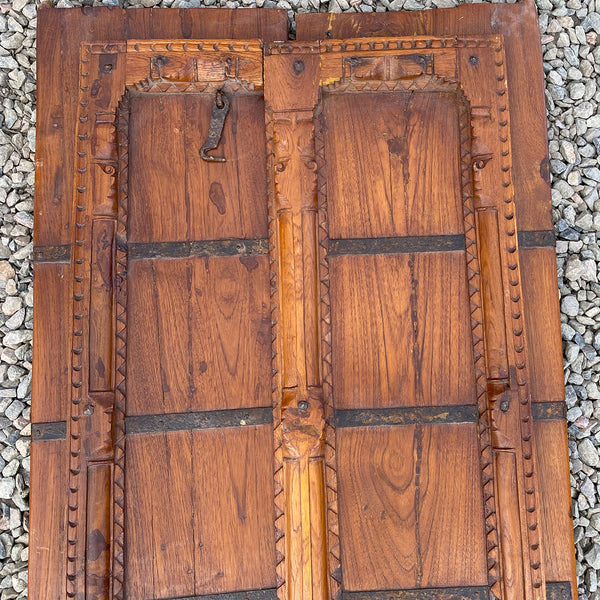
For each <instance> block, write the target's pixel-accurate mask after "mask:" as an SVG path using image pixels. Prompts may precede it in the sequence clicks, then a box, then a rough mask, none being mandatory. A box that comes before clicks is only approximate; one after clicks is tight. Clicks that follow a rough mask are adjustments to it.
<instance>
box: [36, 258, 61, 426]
mask: <svg viewBox="0 0 600 600" xmlns="http://www.w3.org/2000/svg"><path fill="white" fill-rule="evenodd" d="M70 272H71V269H70V266H69V265H68V264H61V263H39V264H36V265H35V266H34V273H35V277H34V280H33V295H34V299H35V300H34V302H35V310H34V313H33V319H34V321H33V375H32V378H31V398H32V403H31V421H32V423H44V422H50V421H64V420H65V419H66V418H67V415H68V413H69V404H68V394H69V391H68V390H69V367H70V362H71V361H70V358H71V357H70V350H71V347H70V327H69V321H70V318H71V317H70V315H71V303H70V296H69V288H70V279H71V276H70Z"/></svg>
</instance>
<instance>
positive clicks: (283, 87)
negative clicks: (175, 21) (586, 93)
mask: <svg viewBox="0 0 600 600" xmlns="http://www.w3.org/2000/svg"><path fill="white" fill-rule="evenodd" d="M45 12H46V11H43V12H42V15H43V14H44V13H45ZM47 14H48V15H53V16H47V17H46V19H48V21H51V20H52V19H54V18H57V17H56V13H55V12H54V11H49V12H48V13H47ZM281 16H282V15H281V14H280V13H278V14H277V19H278V20H279V21H278V22H280V21H281V18H280V17H281ZM60 18H63V17H62V16H61V17H60ZM119 18H120V19H123V18H124V17H119ZM240 18H242V17H240ZM112 19H113V21H115V22H116V20H117V19H116V18H115V16H114V15H113V17H112ZM234 20H235V19H234ZM266 20H267V19H266V18H263V19H262V21H263V22H261V23H259V24H258V25H257V24H256V23H253V24H251V25H248V26H247V27H246V29H249V30H252V27H254V30H255V31H256V30H258V35H256V37H258V36H260V35H261V32H264V31H265V30H266V29H268V27H267V26H266V25H265V24H264V22H266ZM217 21H218V19H217V20H215V22H217ZM232 28H233V26H231V27H230V31H231V30H232ZM261 28H262V29H261ZM242 29H243V27H242ZM275 29H276V28H275ZM126 37H129V38H130V39H126V41H117V42H112V41H111V42H107V41H94V40H92V41H84V42H82V44H81V48H80V50H79V59H78V68H79V75H78V79H77V83H78V85H77V107H76V112H75V113H74V122H75V129H74V132H73V133H74V135H73V137H72V140H73V145H72V147H71V150H72V152H73V157H72V160H73V161H74V162H73V163H72V165H71V170H70V171H69V172H70V175H71V176H72V180H73V196H72V212H71V213H70V217H67V218H65V220H64V222H63V224H62V226H61V227H62V228H64V229H65V230H67V231H68V234H67V235H68V237H69V242H68V243H67V244H62V245H60V244H49V243H48V242H46V243H44V240H43V237H44V235H45V232H44V231H43V230H42V232H41V233H39V230H38V236H41V238H42V243H40V241H39V238H38V248H37V250H36V258H37V260H38V265H37V268H36V286H37V287H36V290H37V293H38V300H37V307H38V308H39V309H43V308H46V309H47V310H49V311H51V312H54V314H55V316H56V319H57V322H58V323H60V331H59V335H61V336H62V337H61V338H60V340H61V341H60V342H59V343H60V344H64V345H63V347H66V348H67V352H68V355H69V356H70V358H69V364H68V367H67V368H66V369H63V365H62V364H57V363H58V361H60V360H62V358H61V355H60V353H57V354H53V355H51V356H48V354H51V353H50V342H51V339H50V337H51V335H52V330H51V329H44V328H43V327H42V326H41V325H40V330H39V332H38V333H37V336H38V338H37V340H38V342H37V344H39V346H37V347H36V360H37V363H36V365H37V371H36V377H37V379H36V383H37V388H35V392H34V394H37V398H38V402H40V396H41V390H42V388H44V387H46V386H48V387H49V389H50V391H51V392H52V391H53V390H54V389H58V391H57V393H56V398H57V400H56V406H55V407H53V405H51V408H52V407H53V408H52V410H54V409H55V410H56V414H58V416H59V417H61V418H56V417H50V418H49V417H48V416H46V415H47V414H48V413H46V414H43V411H42V409H41V408H38V409H37V410H38V413H37V414H38V415H39V416H38V417H37V418H36V417H35V416H34V421H36V423H34V425H33V430H34V438H35V442H34V459H33V474H32V482H33V489H34V493H37V494H38V496H37V498H36V497H35V496H34V498H33V507H32V543H33V545H34V546H33V552H32V578H31V579H32V588H33V589H32V591H33V593H34V596H33V597H34V598H53V599H56V598H63V597H68V598H77V599H81V600H83V599H84V598H85V599H87V600H91V599H94V600H95V599H98V600H101V599H102V600H104V599H106V600H108V599H109V598H112V599H114V600H120V599H127V600H149V599H163V598H169V599H171V598H173V599H180V598H181V599H183V598H185V599H186V600H188V599H191V598H202V597H206V596H208V597H210V598H213V599H214V598H224V599H225V598H227V599H229V598H232V599H234V600H241V599H244V600H246V599H248V600H267V599H273V600H275V599H276V598H279V599H280V600H284V599H285V600H288V599H289V600H325V599H327V598H332V599H336V600H337V599H341V598H344V600H380V599H381V600H383V599H384V598H397V599H399V600H400V599H402V600H409V599H410V600H413V599H414V600H426V599H427V600H429V599H432V600H434V599H439V600H461V599H477V600H493V599H501V600H545V599H546V598H552V599H556V600H558V599H560V600H563V599H567V598H571V597H572V596H571V582H572V564H573V559H572V551H571V548H570V543H571V541H572V540H571V537H570V532H569V528H570V523H569V514H568V501H569V499H568V480H567V479H566V470H565V468H564V465H565V462H564V461H565V453H564V425H563V423H562V422H561V421H556V418H557V417H560V416H561V414H562V405H561V404H560V402H559V400H560V394H562V391H559V392H558V394H559V396H558V397H551V398H548V397H545V398H540V400H541V402H539V403H537V404H533V403H532V388H533V387H535V385H532V375H531V372H532V371H533V369H531V368H530V364H529V362H530V361H529V359H528V348H527V346H528V335H527V334H526V327H527V325H528V324H527V323H526V317H525V314H524V310H526V309H527V308H529V309H530V310H532V311H533V310H536V304H535V303H534V300H535V298H534V299H531V298H530V306H529V307H525V306H524V304H525V302H524V294H527V293H528V292H527V290H526V288H527V284H526V283H524V282H522V277H523V276H526V275H525V274H523V269H522V267H521V263H520V251H519V245H523V246H525V247H527V248H529V247H531V248H534V247H535V248H537V247H538V246H544V245H547V244H546V241H547V240H548V235H547V234H546V233H544V232H543V231H542V232H540V231H533V232H524V233H521V232H519V233H517V220H518V219H517V210H516V205H515V190H514V185H513V172H512V164H513V157H512V152H511V117H510V116H509V115H510V107H511V100H510V98H511V96H510V93H511V92H510V90H509V89H508V87H507V77H506V67H505V62H506V58H505V48H504V40H503V37H502V35H499V34H494V33H487V32H486V33H483V34H477V33H464V34H461V35H439V34H435V33H429V34H426V35H419V36H411V37H398V36H388V37H379V38H368V39H364V38H359V37H357V38H354V39H348V36H344V38H345V39H334V38H333V37H331V36H327V34H326V35H325V36H323V37H324V41H295V42H292V41H289V42H288V41H286V42H276V41H271V42H269V41H268V40H267V41H266V42H261V41H259V40H257V39H250V38H251V37H252V36H251V35H248V34H246V35H237V37H236V39H233V38H234V34H233V33H231V34H230V37H231V39H207V37H208V36H206V37H203V38H202V39H169V40H161V39H143V38H141V37H140V39H135V37H134V36H131V35H129V36H123V39H125V38H126ZM146 37H150V38H151V37H152V35H151V34H148V36H146ZM154 37H158V36H156V34H154ZM180 37H181V36H180ZM196 37H200V36H196ZM221 37H225V38H226V37H227V35H225V36H221ZM262 37H267V36H262ZM273 37H274V38H275V36H273ZM239 38H242V39H239ZM244 38H246V39H244ZM279 39H281V36H280V37H279ZM49 104H50V103H48V105H49ZM43 106H44V105H43ZM65 135H66V134H64V135H63V139H64V137H65ZM42 139H44V138H42ZM47 139H48V141H47V144H48V146H50V142H51V134H50V133H48V135H47ZM43 143H44V142H43V141H42V144H43ZM43 148H45V146H43ZM42 151H43V150H42ZM44 169H46V171H43V170H44ZM67 170H68V169H67ZM40 171H42V173H41V174H40V179H42V180H43V177H47V176H48V171H50V167H49V166H47V165H42V166H41V167H40ZM54 175H55V181H56V173H55V174H54ZM67 176H68V174H67ZM42 185H43V181H42ZM51 210H52V209H51V207H49V208H48V211H49V212H50V213H51ZM67 212H68V211H67ZM41 218H43V216H42V217H41ZM60 218H62V217H60V215H59V216H58V217H56V219H57V220H59V219H60ZM40 229H41V226H40ZM54 230H55V231H56V230H58V227H57V226H56V225H54ZM536 261H537V262H536V263H535V265H534V266H535V267H536V268H535V269H534V271H537V270H539V268H540V266H541V267H543V266H544V265H545V264H548V263H544V261H543V260H542V259H541V258H537V259H536ZM550 264H551V263H550ZM547 273H549V281H550V282H552V275H553V273H554V271H553V270H552V268H550V267H548V268H547ZM532 276H533V275H532ZM65 281H66V282H67V283H66V284H65ZM546 283H547V282H546ZM551 289H552V288H551ZM532 293H533V292H530V293H529V296H530V297H531V295H532ZM42 295H43V297H42ZM539 304H540V306H538V307H537V308H538V309H539V310H540V311H541V317H540V318H542V319H543V318H544V317H545V316H547V315H548V314H550V316H551V317H552V318H554V317H555V316H556V313H555V312H553V311H555V310H556V307H555V304H556V295H554V298H552V297H551V299H550V300H547V299H542V300H541V301H540V303H539ZM544 311H545V312H544ZM532 322H533V325H532V326H531V329H532V331H536V332H537V331H541V329H540V327H545V326H546V325H543V326H540V325H539V324H536V323H537V322H536V321H532ZM38 325H39V321H38ZM555 326H556V321H554V322H553V324H552V325H550V326H549V328H548V331H550V335H551V336H552V335H555ZM536 327H537V328H538V329H536ZM66 329H68V330H69V332H68V335H65V333H64V332H65V330H66ZM58 339H59V338H55V339H54V341H55V342H56V340H58ZM552 339H553V340H555V338H552ZM536 343H537V344H538V345H539V340H537V341H536ZM534 346H535V344H534ZM536 348H537V346H536ZM552 350H553V351H554V350H555V349H554V348H552ZM533 352H534V353H535V352H536V349H535V348H534V350H533ZM552 360H555V358H553V359H552ZM53 361H54V363H53ZM542 368H543V365H542ZM537 373H539V371H537ZM61 378H62V379H61ZM534 379H535V374H534ZM65 382H67V383H66V384H65ZM34 385H35V384H34ZM536 389H539V387H538V388H536ZM66 393H68V398H66V399H65V394H66ZM45 410H48V411H49V412H51V410H50V409H48V408H46V409H45ZM557 427H558V428H557ZM534 430H536V431H534ZM536 440H538V441H537V442H536ZM539 440H543V442H542V443H546V442H547V443H549V444H551V445H552V444H554V445H555V446H556V444H558V450H556V449H555V450H550V451H548V450H546V451H540V442H539ZM561 444H562V446H561ZM44 470H47V472H49V473H51V477H50V478H49V479H48V478H44V477H43V476H42V473H43V472H44ZM36 477H37V479H36ZM549 484H550V485H549ZM542 488H543V489H542ZM43 490H45V492H46V493H47V494H48V498H49V500H48V502H47V503H46V504H45V505H44V507H42V506H41V505H42V503H43V502H44V501H43V500H41V498H42V493H43ZM36 511H37V512H36ZM545 535H546V536H548V537H550V539H544V536H545ZM556 536H557V537H558V538H559V539H554V538H555V537H556ZM557 548H558V550H557ZM565 548H566V550H565ZM561 552H562V554H561ZM555 553H556V554H557V555H558V558H556V556H555ZM565 565H566V566H565Z"/></svg>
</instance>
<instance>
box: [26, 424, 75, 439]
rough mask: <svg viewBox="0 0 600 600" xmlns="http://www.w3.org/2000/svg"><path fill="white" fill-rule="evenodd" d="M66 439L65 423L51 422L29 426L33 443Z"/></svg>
mask: <svg viewBox="0 0 600 600" xmlns="http://www.w3.org/2000/svg"><path fill="white" fill-rule="evenodd" d="M66 438H67V422H66V421H53V422H51V423H32V424H31V439H32V440H33V441H34V442H46V441H48V440H64V439H66Z"/></svg>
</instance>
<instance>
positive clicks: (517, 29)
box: [296, 0, 552, 230]
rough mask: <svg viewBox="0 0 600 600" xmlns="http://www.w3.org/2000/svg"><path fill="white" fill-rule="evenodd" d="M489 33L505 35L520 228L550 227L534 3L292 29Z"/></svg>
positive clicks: (312, 34) (327, 18)
mask: <svg viewBox="0 0 600 600" xmlns="http://www.w3.org/2000/svg"><path fill="white" fill-rule="evenodd" d="M490 33H501V34H502V35H503V37H504V46H505V49H506V66H507V78H508V80H509V81H510V86H511V89H513V90H514V91H515V93H513V94H512V95H511V141H512V148H513V171H514V182H515V202H516V205H517V216H518V219H519V225H520V229H521V230H536V229H551V228H552V218H551V214H550V208H551V204H550V185H549V183H550V181H549V163H548V141H547V128H546V120H545V117H544V115H545V101H544V88H543V75H542V69H541V64H542V56H541V45H540V39H539V27H538V22H537V10H536V7H535V4H534V3H533V2H532V1H530V0H526V1H524V2H519V3H516V4H486V3H482V4H476V5H474V6H472V5H465V6H459V7H457V8H450V9H438V10H433V11H422V12H417V11H399V12H390V13H372V14H368V15H365V14H360V15H357V14H352V13H343V14H326V13H322V14H318V13H316V14H301V15H298V17H297V29H296V35H297V39H298V40H310V39H323V40H327V39H328V38H333V39H343V38H357V37H395V36H411V35H432V36H436V35H449V36H452V35H468V34H474V35H484V34H490ZM523 57H527V59H526V60H524V59H523ZM532 90H534V91H535V93H532Z"/></svg>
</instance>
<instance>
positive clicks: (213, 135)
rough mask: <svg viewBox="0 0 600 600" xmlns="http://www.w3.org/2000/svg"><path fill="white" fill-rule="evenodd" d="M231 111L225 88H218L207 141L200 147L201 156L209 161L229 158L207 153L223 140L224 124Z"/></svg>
mask: <svg viewBox="0 0 600 600" xmlns="http://www.w3.org/2000/svg"><path fill="white" fill-rule="evenodd" d="M228 112H229V98H228V97H227V94H225V92H223V90H217V93H216V94H215V103H214V105H213V108H212V113H211V116H210V125H209V127H208V135H207V136H206V141H205V142H204V144H203V145H202V148H200V157H201V158H202V159H203V160H206V161H209V162H225V161H226V160H227V159H226V158H224V157H221V156H212V155H209V154H207V152H208V151H209V150H214V149H215V148H217V147H218V145H219V143H220V142H221V135H222V133H223V125H224V124H225V117H226V116H227V113H228Z"/></svg>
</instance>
